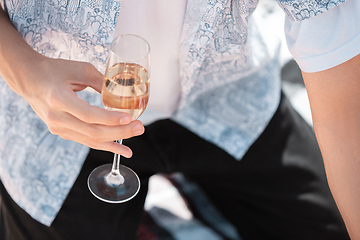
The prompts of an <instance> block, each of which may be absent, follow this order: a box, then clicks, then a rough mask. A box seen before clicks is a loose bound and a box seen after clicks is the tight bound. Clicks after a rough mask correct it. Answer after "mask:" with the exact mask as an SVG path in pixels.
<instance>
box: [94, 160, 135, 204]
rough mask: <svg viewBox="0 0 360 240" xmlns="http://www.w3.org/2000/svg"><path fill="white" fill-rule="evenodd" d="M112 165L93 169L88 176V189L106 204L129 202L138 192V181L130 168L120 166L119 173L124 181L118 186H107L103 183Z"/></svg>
mask: <svg viewBox="0 0 360 240" xmlns="http://www.w3.org/2000/svg"><path fill="white" fill-rule="evenodd" d="M111 168H112V164H105V165H101V166H99V167H97V168H95V169H94V170H93V171H92V172H91V173H90V175H89V178H88V187H89V189H90V192H91V193H92V194H93V195H94V196H95V197H97V198H98V199H100V200H102V201H104V202H108V203H123V202H126V201H129V200H130V199H132V198H133V197H135V196H136V194H137V193H138V192H139V190H140V179H139V177H138V176H137V175H136V173H135V172H134V171H133V170H131V169H130V168H128V167H126V166H124V165H120V166H119V168H120V173H121V175H122V176H123V177H124V179H125V181H124V183H123V184H120V185H109V184H107V183H106V181H105V177H106V175H107V174H109V173H110V172H111Z"/></svg>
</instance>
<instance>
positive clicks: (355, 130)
mask: <svg viewBox="0 0 360 240" xmlns="http://www.w3.org/2000/svg"><path fill="white" fill-rule="evenodd" d="M303 76H304V80H305V84H306V88H307V91H308V94H309V100H310V105H311V109H312V114H313V123H314V130H315V133H316V137H317V139H318V142H319V145H320V149H321V152H322V155H323V158H324V164H325V169H326V173H327V178H328V182H329V186H330V189H331V191H332V194H333V196H334V198H335V201H336V203H337V205H338V207H339V210H340V212H341V214H342V217H343V219H344V221H345V223H346V226H347V229H348V231H349V234H350V236H351V238H352V239H360V228H359V226H360V206H359V202H360V57H359V56H357V57H355V58H353V59H351V60H349V61H347V62H345V63H344V64H341V65H339V66H337V67H334V68H331V69H329V70H326V71H322V72H318V73H310V74H309V73H303Z"/></svg>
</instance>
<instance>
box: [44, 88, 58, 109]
mask: <svg viewBox="0 0 360 240" xmlns="http://www.w3.org/2000/svg"><path fill="white" fill-rule="evenodd" d="M46 100H47V102H48V104H49V106H50V107H52V108H61V105H62V104H61V97H60V93H59V92H58V91H56V90H52V91H49V92H48V94H47V99H46Z"/></svg>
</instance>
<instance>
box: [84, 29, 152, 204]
mask: <svg viewBox="0 0 360 240" xmlns="http://www.w3.org/2000/svg"><path fill="white" fill-rule="evenodd" d="M149 65H150V47H149V44H148V43H147V41H146V40H145V39H143V38H141V37H139V36H136V35H132V34H126V35H121V36H119V37H117V38H115V39H114V40H113V42H112V43H111V46H110V52H109V57H108V62H107V66H106V71H105V79H104V83H103V87H102V100H103V104H104V107H105V108H106V109H107V110H110V111H120V112H126V113H129V114H130V115H131V117H132V120H136V119H137V118H138V117H139V116H140V115H141V114H142V113H143V112H144V110H145V108H146V105H147V103H148V99H149V83H150V78H149V73H148V70H149ZM117 142H118V143H120V144H121V143H122V140H118V141H117ZM88 187H89V189H90V192H91V193H92V194H93V195H94V196H95V197H97V198H98V199H100V200H102V201H105V202H109V203H122V202H126V201H128V200H130V199H132V198H133V197H135V196H136V194H137V193H138V192H139V190H140V180H139V177H138V176H137V175H136V173H135V172H134V171H133V170H131V169H130V168H128V167H126V166H124V165H120V155H119V154H116V153H115V155H114V160H113V163H112V164H105V165H102V166H99V167H97V168H95V169H94V170H93V171H92V172H91V174H90V175H89V178H88Z"/></svg>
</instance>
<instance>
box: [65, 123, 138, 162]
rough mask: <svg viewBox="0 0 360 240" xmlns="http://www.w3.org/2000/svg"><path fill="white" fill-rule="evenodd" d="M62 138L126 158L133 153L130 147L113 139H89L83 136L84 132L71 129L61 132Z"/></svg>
mask: <svg viewBox="0 0 360 240" xmlns="http://www.w3.org/2000/svg"><path fill="white" fill-rule="evenodd" d="M62 138H64V139H66V140H71V141H76V142H78V143H80V144H83V145H86V146H88V147H91V148H93V149H97V150H103V151H109V152H113V153H117V154H119V155H122V156H124V157H126V158H130V157H131V156H132V154H133V153H132V151H131V149H130V148H129V147H127V146H125V145H122V144H119V143H116V142H114V141H109V142H101V143H99V142H94V141H89V138H88V136H85V135H84V134H82V133H79V132H76V131H73V130H71V129H65V130H64V132H63V134H62Z"/></svg>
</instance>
